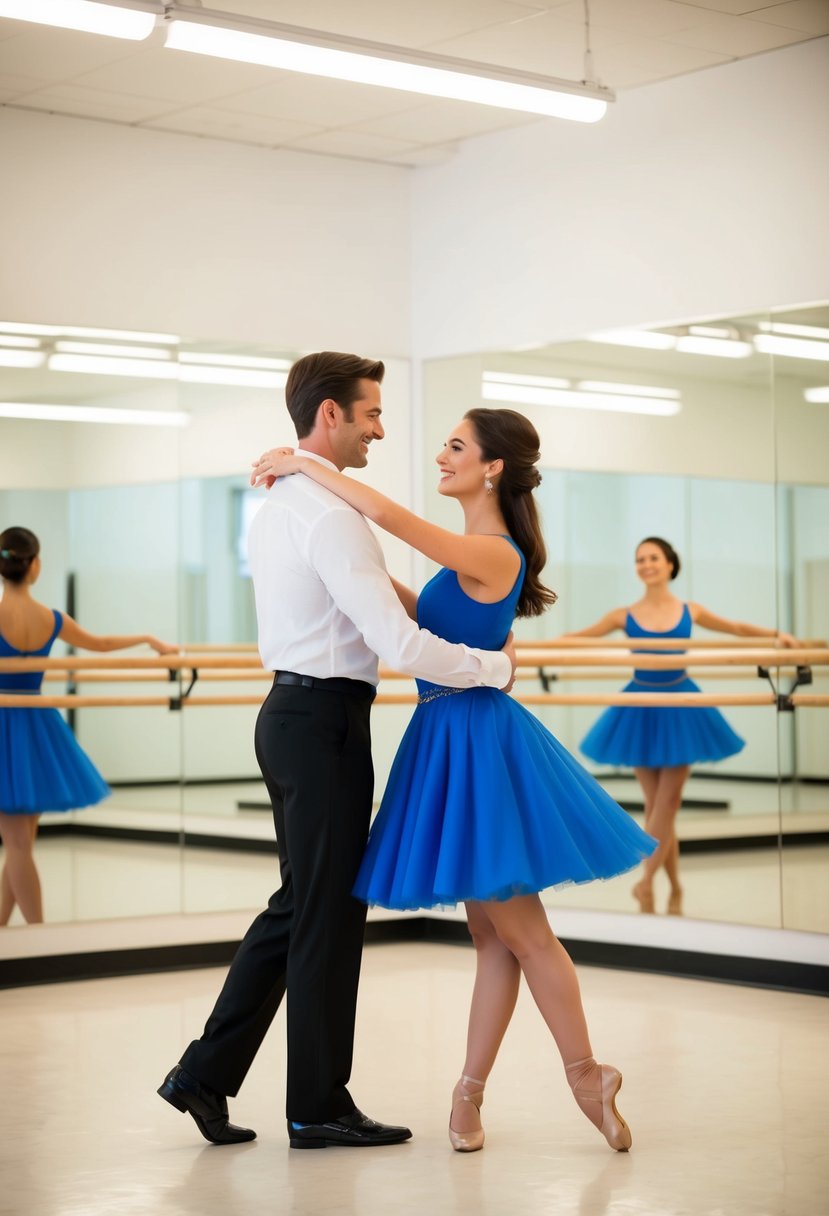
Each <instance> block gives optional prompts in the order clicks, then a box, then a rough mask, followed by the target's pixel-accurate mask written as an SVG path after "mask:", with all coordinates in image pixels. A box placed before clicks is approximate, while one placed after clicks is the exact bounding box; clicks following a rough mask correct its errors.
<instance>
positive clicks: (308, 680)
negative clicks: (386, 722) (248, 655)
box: [273, 671, 377, 698]
mask: <svg viewBox="0 0 829 1216" xmlns="http://www.w3.org/2000/svg"><path fill="white" fill-rule="evenodd" d="M273 682H274V684H294V685H298V686H299V687H301V688H316V689H320V690H322V691H323V692H345V693H350V694H351V695H352V696H360V697H365V696H370V697H372V698H373V697H374V696H375V694H376V692H377V689H376V688H375V687H374V685H373V684H368V683H367V682H366V681H365V680H349V679H348V678H347V677H345V676H331V677H329V678H328V679H322V678H321V677H320V676H304V675H300V674H299V672H296V671H275V672H274V675H273Z"/></svg>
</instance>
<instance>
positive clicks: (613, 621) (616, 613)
mask: <svg viewBox="0 0 829 1216" xmlns="http://www.w3.org/2000/svg"><path fill="white" fill-rule="evenodd" d="M626 619H627V608H614V609H613V611H612V612H607V613H605V615H604V616H603V617H602V618H601V620H598V621H596V623H595V625H588V626H587V628H586V629H574V630H572V631H571V632H570V633H563V634H562V635H561V636H562V637H563V638H603V637H604V636H605V635H606V634H608V633H613V630H614V629H624V627H625V620H626Z"/></svg>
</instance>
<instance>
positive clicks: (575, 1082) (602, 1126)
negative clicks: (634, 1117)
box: [565, 1056, 633, 1153]
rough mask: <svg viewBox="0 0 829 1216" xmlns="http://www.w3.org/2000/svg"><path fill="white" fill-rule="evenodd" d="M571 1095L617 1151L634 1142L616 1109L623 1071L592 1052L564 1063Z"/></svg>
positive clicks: (620, 1151)
mask: <svg viewBox="0 0 829 1216" xmlns="http://www.w3.org/2000/svg"><path fill="white" fill-rule="evenodd" d="M565 1072H566V1073H567V1080H568V1082H569V1085H570V1088H571V1089H572V1091H573V1097H574V1098H575V1099H576V1101H577V1102H578V1104H579V1106H580V1107H581V1109H582V1110H583V1112H584V1113H585V1115H587V1118H588V1119H589V1120H590V1122H591V1123H592V1124H593V1125H594V1127H597V1128H598V1129H599V1131H600V1132H601V1133H602V1135H603V1136H604V1138H605V1140H606V1141H607V1142H608V1144H609V1145H610V1147H611V1148H612V1149H614V1150H615V1151H616V1152H617V1153H626V1152H627V1151H628V1149H629V1148H630V1146H631V1144H632V1143H633V1137H632V1136H631V1134H630V1128H629V1127H628V1125H627V1123H625V1121H624V1119H623V1118H622V1116H621V1115H620V1114H619V1112H618V1110H617V1109H616V1095H617V1094H618V1092H619V1090H620V1089H621V1088H622V1074H621V1073H620V1072H619V1070H618V1068H613V1067H612V1066H611V1065H610V1064H597V1063H596V1061H595V1060H594V1059H593V1057H592V1056H588V1058H587V1059H586V1060H576V1061H574V1063H572V1064H567V1065H566V1066H565Z"/></svg>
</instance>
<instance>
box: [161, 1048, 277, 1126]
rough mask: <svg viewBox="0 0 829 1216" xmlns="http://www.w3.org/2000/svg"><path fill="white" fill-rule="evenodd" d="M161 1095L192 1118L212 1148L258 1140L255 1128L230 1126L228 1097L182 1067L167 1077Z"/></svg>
mask: <svg viewBox="0 0 829 1216" xmlns="http://www.w3.org/2000/svg"><path fill="white" fill-rule="evenodd" d="M158 1092H159V1093H160V1094H161V1096H162V1098H163V1099H164V1101H165V1102H169V1103H170V1105H171V1106H174V1107H175V1108H176V1110H180V1111H182V1112H183V1113H186V1114H188V1115H192V1116H193V1121H194V1123H195V1124H196V1127H197V1128H198V1129H199V1131H200V1132H201V1134H202V1135H203V1136H204V1138H205V1140H209V1141H210V1143H211V1144H241V1143H242V1142H243V1141H245V1140H255V1139H256V1132H255V1131H254V1130H253V1128H251V1127H236V1126H235V1124H233V1123H229V1122H228V1117H227V1098H226V1097H225V1096H224V1094H217V1093H216V1092H215V1091H214V1090H212V1089H208V1088H207V1086H206V1085H202V1084H201V1083H200V1082H199V1081H197V1080H196V1078H195V1077H193V1076H191V1075H190V1073H189V1072H185V1070H184V1069H183V1068H182V1067H181V1065H180V1064H176V1066H175V1068H174V1069H173V1070H172V1072H169V1073H168V1074H167V1076H166V1077H165V1078H164V1083H163V1084H162V1085H161V1087H160V1088H159V1090H158Z"/></svg>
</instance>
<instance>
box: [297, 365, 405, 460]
mask: <svg viewBox="0 0 829 1216" xmlns="http://www.w3.org/2000/svg"><path fill="white" fill-rule="evenodd" d="M385 371H386V368H385V365H384V364H383V363H381V362H380V360H379V359H362V358H361V357H360V356H359V355H344V354H340V352H339V351H333V350H323V351H320V352H319V353H318V354H314V355H305V356H304V358H302V359H298V360H297V361H296V363H295V364H294V365H293V367H292V368H291V370H290V371H289V373H288V381H287V383H286V385H285V400H286V402H287V404H288V413H289V414H290V415H291V418H292V419H293V423H294V426H295V427H296V435H297V439H304V438H305V436H306V435H310V433H311V431H312V430H313V429H314V422H315V421H316V417H317V410H318V409H319V407H320V405H321V404H322V402H323V401H327V400H328V399H329V398H330V399H331V400H332V401H336V403H337V405H338V406H339V407H340V409H342V410H343V411H344V413H345V415H346V417H347V418H348V419H349V421H350V419H351V411H352V406H353V405H354V402H355V401H356V400H357V399H358V398H359V397H360V395H361V389H360V381H361V380H376V382H377V383H378V384H380V383H382V380H383V376H384V374H385Z"/></svg>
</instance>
